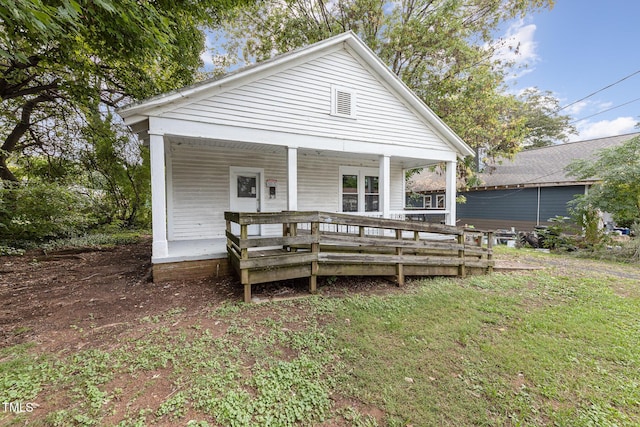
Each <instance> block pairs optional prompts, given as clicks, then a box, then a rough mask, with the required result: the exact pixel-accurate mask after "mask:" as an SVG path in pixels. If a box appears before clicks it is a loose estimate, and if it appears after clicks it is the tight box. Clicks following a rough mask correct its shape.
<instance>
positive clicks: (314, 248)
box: [225, 211, 493, 302]
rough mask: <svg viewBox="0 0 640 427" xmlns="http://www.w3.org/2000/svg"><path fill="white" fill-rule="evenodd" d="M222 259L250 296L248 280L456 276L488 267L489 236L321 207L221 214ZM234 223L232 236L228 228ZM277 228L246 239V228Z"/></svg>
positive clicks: (313, 281)
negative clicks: (224, 229)
mask: <svg viewBox="0 0 640 427" xmlns="http://www.w3.org/2000/svg"><path fill="white" fill-rule="evenodd" d="M225 220H226V223H227V232H226V235H227V252H228V255H229V260H230V262H231V264H232V265H233V267H234V269H235V270H236V272H237V274H238V276H239V277H240V281H241V283H242V284H243V285H244V300H245V301H246V302H249V301H251V285H252V284H257V283H264V282H272V281H278V280H286V279H293V278H300V277H308V278H309V288H310V291H311V292H312V293H315V292H316V288H317V277H318V276H340V275H345V276H362V275H376V276H394V278H395V280H396V281H397V283H398V285H402V284H404V281H405V276H434V275H457V276H465V275H466V274H469V273H472V274H473V273H484V272H490V271H491V270H492V268H493V259H492V241H493V238H492V233H491V232H486V231H479V230H475V229H464V228H459V227H453V226H446V225H441V224H431V223H426V222H421V221H406V220H398V219H386V218H372V217H368V216H359V215H350V214H343V213H328V212H315V211H313V212H299V211H285V212H273V213H271V212H262V213H249V212H225ZM234 223H235V224H238V225H239V229H240V233H239V234H237V233H234V232H232V230H233V229H234V228H236V229H237V228H238V227H232V224H234ZM257 224H260V225H270V226H271V228H272V229H273V226H274V225H276V227H277V228H278V229H280V227H281V230H282V233H278V235H269V236H266V235H265V236H249V226H251V225H257Z"/></svg>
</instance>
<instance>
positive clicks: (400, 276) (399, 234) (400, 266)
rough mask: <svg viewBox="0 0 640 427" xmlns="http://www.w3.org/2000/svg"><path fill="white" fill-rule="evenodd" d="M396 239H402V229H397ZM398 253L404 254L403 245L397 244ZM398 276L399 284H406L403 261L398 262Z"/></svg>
mask: <svg viewBox="0 0 640 427" xmlns="http://www.w3.org/2000/svg"><path fill="white" fill-rule="evenodd" d="M396 240H402V230H398V229H396ZM396 255H402V246H396ZM396 278H397V280H398V286H404V265H403V264H402V263H401V262H398V263H396Z"/></svg>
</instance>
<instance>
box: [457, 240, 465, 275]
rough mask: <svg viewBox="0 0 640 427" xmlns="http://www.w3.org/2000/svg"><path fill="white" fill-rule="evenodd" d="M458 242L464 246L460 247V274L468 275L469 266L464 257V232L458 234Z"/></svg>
mask: <svg viewBox="0 0 640 427" xmlns="http://www.w3.org/2000/svg"><path fill="white" fill-rule="evenodd" d="M458 244H459V245H462V247H461V248H460V249H458V258H459V259H460V265H458V276H460V277H466V275H467V266H466V265H465V258H464V245H465V236H464V232H462V234H459V235H458Z"/></svg>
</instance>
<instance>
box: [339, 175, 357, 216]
mask: <svg viewBox="0 0 640 427" xmlns="http://www.w3.org/2000/svg"><path fill="white" fill-rule="evenodd" d="M342 212H358V175H342Z"/></svg>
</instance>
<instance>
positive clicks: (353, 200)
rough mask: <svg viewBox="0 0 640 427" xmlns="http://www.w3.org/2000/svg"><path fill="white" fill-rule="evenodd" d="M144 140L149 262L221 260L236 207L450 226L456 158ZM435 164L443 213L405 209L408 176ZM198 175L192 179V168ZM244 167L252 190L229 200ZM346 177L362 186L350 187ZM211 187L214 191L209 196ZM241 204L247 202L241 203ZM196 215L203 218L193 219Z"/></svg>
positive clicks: (263, 230)
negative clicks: (441, 175)
mask: <svg viewBox="0 0 640 427" xmlns="http://www.w3.org/2000/svg"><path fill="white" fill-rule="evenodd" d="M148 140H149V148H150V161H151V175H152V213H153V219H154V220H153V255H152V261H153V262H154V264H162V263H173V262H182V261H197V260H206V259H221V258H226V257H227V250H226V236H225V228H224V212H225V211H229V210H234V209H235V210H236V211H243V212H281V211H298V210H306V211H307V210H312V209H322V210H323V211H329V212H344V213H350V214H354V215H360V216H365V217H371V218H384V219H399V220H405V219H416V218H418V217H420V218H422V219H424V218H425V217H431V216H439V217H442V216H444V217H445V223H446V224H447V225H455V218H456V212H455V207H456V204H455V197H456V192H455V188H456V184H455V180H456V164H457V163H456V162H457V160H456V156H455V155H454V154H452V153H433V152H428V151H429V150H425V149H413V150H411V152H406V153H402V150H397V149H396V150H395V151H396V153H394V154H391V153H385V154H374V153H370V152H359V151H366V150H364V149H363V147H362V146H360V145H358V146H356V147H355V148H358V149H359V151H347V150H346V147H342V148H343V150H341V151H337V150H336V151H334V150H326V149H325V150H318V149H311V148H303V147H290V146H286V147H282V146H278V145H273V144H266V143H262V144H261V143H249V142H246V141H241V142H235V141H228V140H214V139H203V138H194V137H191V136H184V135H167V134H164V135H158V134H153V133H150V134H149V136H148ZM365 148H366V147H365ZM187 151H188V152H190V153H191V152H194V151H196V155H191V154H190V155H189V156H185V155H183V154H182V153H183V152H187ZM398 154H404V155H398ZM208 158H210V159H214V158H215V162H216V163H215V164H213V163H211V164H208V163H207V162H208V160H207V159H208ZM211 162H213V160H211ZM434 164H446V174H445V176H446V181H447V189H448V191H447V193H446V196H445V205H444V206H443V207H441V208H440V209H412V208H406V206H405V179H404V178H405V173H406V171H407V170H408V169H413V168H418V167H428V166H430V165H434ZM214 169H215V173H217V175H215V176H214V175H213V173H214V172H213V170H214ZM200 170H201V172H197V174H198V175H197V176H196V172H194V171H200ZM247 170H248V171H254V172H256V175H255V178H252V179H254V181H251V182H252V185H255V187H257V188H256V189H253V188H251V189H250V190H249V194H245V195H244V196H245V198H244V199H242V200H240V199H236V200H235V201H234V198H235V197H236V196H237V195H238V192H241V191H242V189H241V188H240V187H239V186H241V184H238V183H237V182H234V180H236V179H239V177H238V176H237V175H238V174H237V173H236V172H238V171H247ZM189 174H191V175H189ZM348 178H349V179H352V180H354V179H355V180H360V181H359V182H358V183H357V185H353V184H348V183H346V181H347V180H348ZM365 180H367V182H366V183H365ZM185 182H188V183H187V184H184V183H185ZM372 183H373V185H372ZM209 187H211V188H214V190H211V192H208V190H207V189H208V188H209ZM252 191H253V193H252ZM187 196H189V197H191V198H193V199H198V201H197V203H198V206H196V207H193V208H184V207H183V206H185V204H186V203H187V200H186V198H187ZM246 196H248V197H246ZM238 200H240V201H241V202H242V203H244V204H243V205H238V203H239V202H238ZM236 202H238V203H236ZM247 202H248V204H247ZM194 203H195V202H194ZM181 209H182V211H181ZM183 211H184V213H183ZM196 211H202V212H203V213H202V215H201V216H200V217H198V216H197V215H196ZM180 215H182V216H180ZM205 217H207V218H205ZM185 229H189V230H188V232H187V231H184V230H185ZM279 232H280V230H278V229H277V228H274V227H272V226H269V225H264V226H261V227H254V228H253V230H252V234H256V235H262V236H268V235H274V234H278V233H279Z"/></svg>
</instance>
